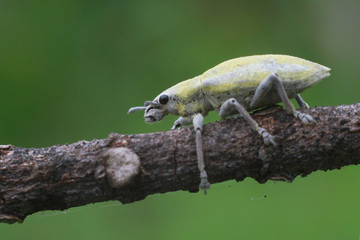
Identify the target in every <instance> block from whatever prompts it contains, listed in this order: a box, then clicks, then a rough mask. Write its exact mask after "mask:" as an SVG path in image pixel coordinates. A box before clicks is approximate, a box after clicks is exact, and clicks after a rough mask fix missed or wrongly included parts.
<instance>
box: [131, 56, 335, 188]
mask: <svg viewBox="0 0 360 240" xmlns="http://www.w3.org/2000/svg"><path fill="white" fill-rule="evenodd" d="M329 71H330V68H327V67H325V66H322V65H320V64H317V63H313V62H310V61H307V60H304V59H301V58H297V57H292V56H287V55H256V56H249V57H240V58H236V59H232V60H228V61H225V62H223V63H221V64H219V65H217V66H215V67H213V68H211V69H209V70H207V71H206V72H205V73H203V74H202V75H200V76H197V77H194V78H192V79H189V80H186V81H183V82H180V83H178V84H176V85H175V86H173V87H171V88H169V89H167V90H165V91H164V92H162V93H161V94H159V95H158V96H157V97H156V98H155V99H154V100H153V101H146V102H145V104H144V106H142V107H134V108H131V109H130V110H129V113H132V112H134V111H137V110H145V115H144V116H145V120H146V121H147V122H153V121H160V120H161V119H162V118H163V117H164V116H166V115H167V114H174V115H180V117H179V118H178V119H177V120H176V121H175V122H174V125H173V127H172V129H174V128H177V127H180V126H183V125H189V124H191V123H192V124H193V126H194V129H195V131H196V148H197V157H198V164H199V170H200V179H201V182H200V188H202V189H204V191H205V193H206V189H207V188H209V187H210V184H209V182H208V180H207V174H206V171H205V164H204V160H203V153H202V144H201V131H202V128H203V119H204V116H206V115H207V113H208V112H209V111H212V110H215V111H216V112H217V113H218V114H219V115H220V116H221V117H222V118H226V117H227V116H230V115H233V114H238V113H240V114H241V115H242V116H243V117H244V119H245V120H246V121H247V122H248V123H249V125H250V127H251V128H252V129H253V130H255V131H257V132H258V133H259V134H260V135H261V136H262V138H263V140H264V143H265V144H266V145H268V144H272V145H276V143H275V141H274V138H273V136H272V135H270V134H269V133H268V132H267V131H266V130H265V129H264V128H261V127H259V126H258V124H257V123H256V122H255V120H254V119H253V118H252V117H251V116H250V115H249V113H248V111H251V110H254V109H257V108H261V107H266V106H270V105H273V104H275V103H279V102H283V103H284V105H285V110H286V111H287V112H288V113H289V114H292V115H294V116H295V117H297V118H299V119H300V120H301V121H302V122H303V123H305V124H307V123H311V122H313V123H315V120H314V119H313V118H312V117H311V116H310V115H307V114H303V113H301V112H299V111H296V110H295V108H294V106H293V105H292V103H291V102H290V100H289V99H290V98H295V99H296V101H297V102H298V104H299V105H300V107H305V108H308V107H309V105H308V104H307V103H305V102H304V101H303V100H302V98H301V97H300V95H299V93H301V92H302V91H304V90H305V89H306V88H309V87H311V86H313V85H314V84H316V83H317V82H319V81H320V80H322V79H323V78H325V77H328V76H330V73H329Z"/></svg>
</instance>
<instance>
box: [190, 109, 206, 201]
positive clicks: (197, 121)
mask: <svg viewBox="0 0 360 240" xmlns="http://www.w3.org/2000/svg"><path fill="white" fill-rule="evenodd" d="M193 126H194V130H195V132H196V153H197V161H198V167H199V171H200V185H199V187H200V189H203V190H204V194H206V190H207V189H209V188H210V183H209V181H208V178H207V174H206V171H205V163H204V154H203V148H202V138H201V132H202V130H203V126H204V116H203V115H202V114H201V113H198V114H196V115H195V116H194V118H193Z"/></svg>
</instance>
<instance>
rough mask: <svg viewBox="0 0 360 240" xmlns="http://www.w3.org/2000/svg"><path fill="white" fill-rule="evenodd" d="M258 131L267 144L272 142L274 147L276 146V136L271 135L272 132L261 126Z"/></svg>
mask: <svg viewBox="0 0 360 240" xmlns="http://www.w3.org/2000/svg"><path fill="white" fill-rule="evenodd" d="M258 133H259V134H260V135H261V137H262V138H263V140H264V144H265V145H270V144H272V145H273V146H274V147H276V142H275V138H274V136H273V135H271V134H270V133H268V131H266V129H265V128H262V127H259V129H258Z"/></svg>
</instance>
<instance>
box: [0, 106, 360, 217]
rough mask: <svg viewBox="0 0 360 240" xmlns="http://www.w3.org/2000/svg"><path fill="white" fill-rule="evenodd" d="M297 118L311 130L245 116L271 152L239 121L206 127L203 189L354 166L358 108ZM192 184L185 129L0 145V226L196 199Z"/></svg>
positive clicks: (358, 150)
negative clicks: (58, 214) (272, 139)
mask: <svg viewBox="0 0 360 240" xmlns="http://www.w3.org/2000/svg"><path fill="white" fill-rule="evenodd" d="M303 112H305V113H309V114H311V115H312V116H313V117H314V119H315V120H316V121H317V122H318V123H317V125H309V126H304V125H302V124H301V122H300V121H298V120H297V119H294V117H292V116H289V115H288V114H286V113H285V111H283V110H281V109H279V107H273V108H270V109H266V110H263V111H260V112H257V113H255V114H253V117H254V118H255V120H256V121H257V122H258V123H259V125H260V126H263V127H264V128H266V129H268V130H269V132H270V133H271V134H273V135H274V136H276V141H277V143H278V146H277V147H276V148H275V147H272V146H264V145H263V143H262V139H261V137H260V136H259V135H258V134H256V133H255V132H253V131H252V130H251V129H249V127H248V124H247V123H246V122H245V121H244V120H243V119H237V120H226V121H220V122H215V123H212V124H207V125H206V126H205V127H204V131H203V145H204V158H205V163H206V170H207V173H208V176H209V181H210V182H211V183H217V182H222V181H226V180H229V179H235V180H237V181H241V180H243V179H244V178H245V177H251V178H254V179H256V180H257V181H258V182H260V183H264V182H266V181H267V180H269V179H272V180H283V181H289V182H291V181H292V180H293V179H294V178H295V177H296V176H298V175H301V176H306V175H308V174H310V173H311V172H313V171H316V170H329V169H334V168H341V167H342V166H346V165H351V164H358V163H359V162H360V103H357V104H353V105H349V106H338V107H316V108H313V109H307V110H304V111H303ZM109 149H111V150H109ZM139 159H140V161H139ZM198 184H199V171H198V168H197V162H196V149H195V134H194V132H193V130H192V128H182V129H179V130H174V131H168V132H157V133H150V134H137V135H119V134H115V133H113V134H110V136H109V138H108V139H102V140H93V141H89V142H88V141H80V142H77V143H73V144H66V145H56V146H52V147H48V148H20V147H15V146H12V145H0V221H1V222H7V223H14V222H22V221H23V220H24V219H25V217H26V216H27V215H29V214H32V213H34V212H38V211H44V210H50V209H51V210H55V209H60V210H64V209H67V208H70V207H74V206H80V205H85V204H88V203H94V202H100V201H108V200H119V201H121V202H122V203H130V202H134V201H139V200H142V199H144V198H145V197H146V196H148V195H150V194H154V193H165V192H170V191H178V190H186V191H190V192H197V191H198ZM210 192H211V189H210Z"/></svg>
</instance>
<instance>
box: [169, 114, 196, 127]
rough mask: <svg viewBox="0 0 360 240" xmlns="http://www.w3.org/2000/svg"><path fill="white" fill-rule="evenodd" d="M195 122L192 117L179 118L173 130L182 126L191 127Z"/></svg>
mask: <svg viewBox="0 0 360 240" xmlns="http://www.w3.org/2000/svg"><path fill="white" fill-rule="evenodd" d="M192 122H193V120H192V118H191V117H179V118H178V119H176V120H175V122H174V125H173V126H172V128H171V130H173V129H176V128H178V127H181V126H186V125H190V124H191V123H192Z"/></svg>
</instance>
